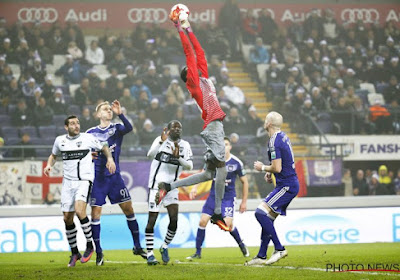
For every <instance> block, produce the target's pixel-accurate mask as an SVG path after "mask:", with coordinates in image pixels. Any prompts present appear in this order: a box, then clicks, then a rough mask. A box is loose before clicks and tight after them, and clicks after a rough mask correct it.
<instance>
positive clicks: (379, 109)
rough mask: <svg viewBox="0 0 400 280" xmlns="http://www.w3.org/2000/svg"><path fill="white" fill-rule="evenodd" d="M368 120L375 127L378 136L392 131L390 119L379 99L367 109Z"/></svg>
mask: <svg viewBox="0 0 400 280" xmlns="http://www.w3.org/2000/svg"><path fill="white" fill-rule="evenodd" d="M369 119H370V120H371V122H372V123H373V124H374V125H375V132H376V133H378V134H382V133H390V132H391V131H392V121H391V120H392V118H391V115H390V112H389V111H388V109H387V108H385V107H384V106H383V104H381V101H380V100H379V99H376V100H375V101H374V104H373V105H372V106H371V107H369Z"/></svg>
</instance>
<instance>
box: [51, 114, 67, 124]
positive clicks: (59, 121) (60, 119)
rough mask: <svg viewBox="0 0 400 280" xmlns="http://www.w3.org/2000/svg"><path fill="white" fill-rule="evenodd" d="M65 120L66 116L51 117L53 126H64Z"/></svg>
mask: <svg viewBox="0 0 400 280" xmlns="http://www.w3.org/2000/svg"><path fill="white" fill-rule="evenodd" d="M66 118H67V115H54V116H53V124H54V125H55V126H64V121H65V119H66Z"/></svg>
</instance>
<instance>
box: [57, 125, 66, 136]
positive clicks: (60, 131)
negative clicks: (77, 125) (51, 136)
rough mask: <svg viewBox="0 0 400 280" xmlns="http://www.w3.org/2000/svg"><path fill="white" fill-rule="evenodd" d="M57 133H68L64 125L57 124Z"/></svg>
mask: <svg viewBox="0 0 400 280" xmlns="http://www.w3.org/2000/svg"><path fill="white" fill-rule="evenodd" d="M56 134H57V136H59V135H64V134H67V131H66V130H65V128H64V125H63V126H57V128H56Z"/></svg>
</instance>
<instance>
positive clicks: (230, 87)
mask: <svg viewBox="0 0 400 280" xmlns="http://www.w3.org/2000/svg"><path fill="white" fill-rule="evenodd" d="M222 89H223V90H224V92H225V96H226V97H227V98H228V99H229V101H230V102H231V103H232V104H233V105H235V106H236V107H238V108H242V106H243V104H244V101H245V96H244V93H243V91H242V90H241V89H240V88H239V87H237V86H235V85H234V81H233V79H232V78H229V79H228V84H227V85H226V86H224V87H222Z"/></svg>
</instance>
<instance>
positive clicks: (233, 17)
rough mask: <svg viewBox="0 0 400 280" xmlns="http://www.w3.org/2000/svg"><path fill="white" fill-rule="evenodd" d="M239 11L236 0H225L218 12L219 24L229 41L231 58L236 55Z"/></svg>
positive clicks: (239, 25) (239, 21) (239, 23)
mask: <svg viewBox="0 0 400 280" xmlns="http://www.w3.org/2000/svg"><path fill="white" fill-rule="evenodd" d="M241 18H242V15H241V12H240V9H239V6H238V4H237V1H236V0H226V1H225V3H224V5H223V6H222V8H221V10H220V14H219V26H220V27H221V28H222V30H223V32H224V34H225V36H226V37H227V39H228V42H229V49H230V53H231V56H232V58H235V57H237V55H238V40H239V32H240V27H241Z"/></svg>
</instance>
